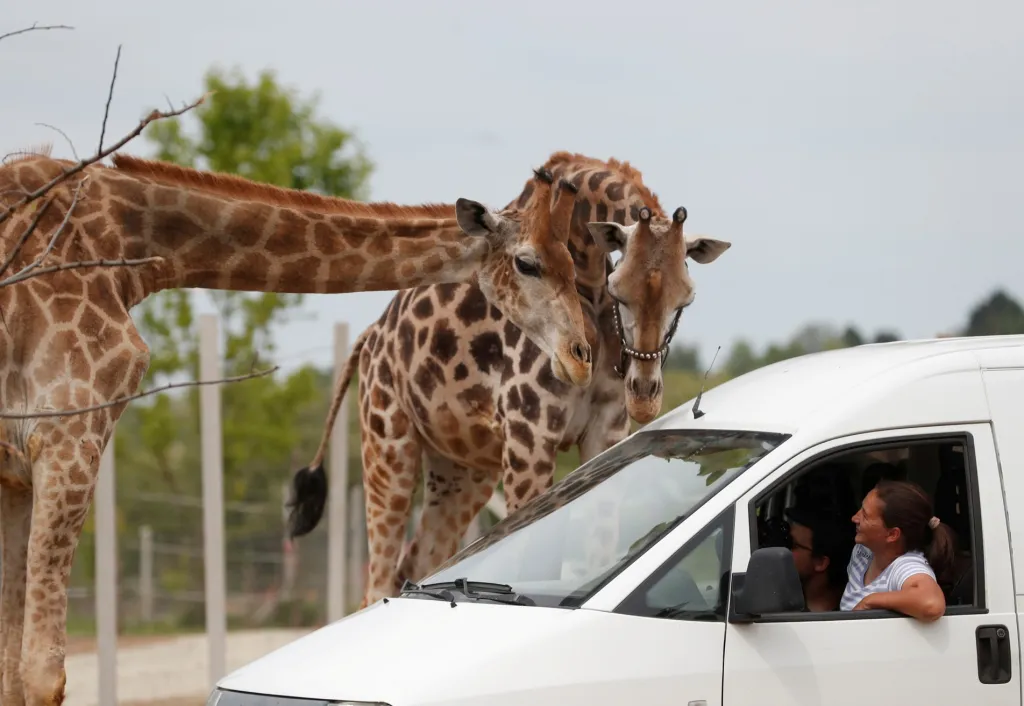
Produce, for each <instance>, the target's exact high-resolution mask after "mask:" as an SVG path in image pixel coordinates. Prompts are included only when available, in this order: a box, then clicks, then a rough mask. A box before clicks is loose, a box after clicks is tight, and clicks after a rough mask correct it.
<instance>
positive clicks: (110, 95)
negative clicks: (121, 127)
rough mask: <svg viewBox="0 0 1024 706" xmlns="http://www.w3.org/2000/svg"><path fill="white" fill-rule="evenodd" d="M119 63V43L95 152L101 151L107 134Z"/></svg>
mask: <svg viewBox="0 0 1024 706" xmlns="http://www.w3.org/2000/svg"><path fill="white" fill-rule="evenodd" d="M120 63H121V45H120V44H118V45H117V56H116V57H114V75H113V76H111V77H110V89H109V90H108V91H107V107H106V108H104V109H103V125H101V126H100V146H99V147H97V148H96V151H97V152H102V151H103V138H104V137H106V135H107V118H109V117H110V101H112V100H113V99H114V83H115V82H116V81H117V65H118V64H120Z"/></svg>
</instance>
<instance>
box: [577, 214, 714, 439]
mask: <svg viewBox="0 0 1024 706" xmlns="http://www.w3.org/2000/svg"><path fill="white" fill-rule="evenodd" d="M685 220H686V209H685V208H683V207H682V206H680V207H679V208H677V209H676V210H675V212H674V213H673V214H672V217H671V218H670V219H663V218H652V213H651V209H650V208H648V207H647V206H641V207H640V209H639V214H638V218H637V220H636V222H635V223H632V224H630V225H628V226H624V225H621V224H619V223H616V222H614V221H613V222H597V223H595V222H592V223H588V224H587V226H588V228H589V230H590V233H591V235H592V236H593V237H594V241H595V242H596V243H597V244H598V245H599V246H601V247H602V248H604V249H605V250H606V251H607V252H608V253H612V252H615V251H621V253H622V258H621V259H620V260H619V262H618V263H617V264H616V265H615V267H614V269H613V270H612V271H611V272H610V273H609V275H608V294H609V295H610V296H611V298H612V299H613V300H614V304H613V313H614V321H615V327H616V333H617V335H618V336H619V339H620V343H621V346H622V356H621V361H620V363H619V365H618V366H617V368H616V370H617V371H618V372H619V374H620V375H622V376H623V377H624V378H625V382H626V406H627V408H628V410H629V416H630V417H632V418H633V419H634V420H636V421H637V422H639V423H640V424H646V423H647V422H649V421H651V420H652V419H654V418H655V417H656V416H658V413H659V412H660V411H661V400H662V393H663V392H664V387H665V386H664V381H663V380H662V375H661V369H662V366H663V365H664V364H665V359H666V357H667V355H668V346H669V343H670V341H671V340H672V336H673V335H674V334H675V332H676V327H677V326H678V324H679V318H680V316H681V315H682V312H683V309H685V308H686V307H687V306H689V305H690V304H691V303H692V302H693V300H694V295H695V292H694V283H693V280H692V279H691V278H690V268H689V265H688V264H687V258H689V259H692V260H693V261H694V262H699V263H701V264H707V263H710V262H714V261H715V260H716V259H718V256H719V255H721V254H722V253H723V252H725V251H726V250H728V249H729V247H730V246H731V245H732V243H730V242H728V241H724V240H716V239H714V238H708V237H705V236H689V237H686V236H684V235H683V222H684V221H685Z"/></svg>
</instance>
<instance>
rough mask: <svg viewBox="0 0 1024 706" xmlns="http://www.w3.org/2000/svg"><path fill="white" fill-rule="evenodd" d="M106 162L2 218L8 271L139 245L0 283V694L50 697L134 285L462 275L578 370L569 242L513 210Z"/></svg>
mask: <svg viewBox="0 0 1024 706" xmlns="http://www.w3.org/2000/svg"><path fill="white" fill-rule="evenodd" d="M112 161H113V164H112V166H108V165H103V164H98V163H97V164H94V165H91V166H89V167H87V168H85V169H84V170H82V171H81V172H79V173H77V174H73V175H71V176H68V177H67V178H66V179H65V180H64V181H62V182H61V183H59V184H57V186H55V187H54V188H53V189H52V190H51V191H50V192H49V193H48V194H47V195H46V196H45V197H44V199H43V202H42V203H41V204H39V203H32V204H29V205H28V207H25V208H20V209H18V210H17V211H15V213H14V215H13V216H12V217H10V218H8V219H7V220H5V221H4V222H3V223H2V224H0V262H3V263H8V266H9V268H10V272H12V273H13V272H20V271H22V270H23V268H25V267H26V266H28V265H30V264H31V263H33V262H34V261H35V260H36V259H38V258H41V257H42V265H43V266H52V265H63V264H69V263H71V262H77V263H81V262H83V261H107V262H110V261H118V260H122V259H124V260H132V261H137V260H146V264H143V265H138V266H135V267H120V266H100V267H81V268H77V269H63V270H60V271H56V272H52V273H49V274H46V275H43V276H39V277H34V278H31V279H25V280H23V281H19V282H17V283H15V284H10V285H9V286H3V287H0V312H2V314H3V319H4V325H2V326H0V413H3V414H5V415H8V416H7V417H6V418H0V430H2V431H0V436H2V438H4V439H5V440H6V441H5V444H12V445H13V448H14V449H16V450H17V451H18V452H19V453H21V454H22V456H23V457H24V459H27V462H26V461H25V460H24V459H22V458H18V457H17V456H16V455H15V454H12V453H8V452H6V451H4V452H3V453H0V545H2V558H0V566H2V581H0V702H2V703H3V704H4V706H21V705H22V704H28V705H29V706H40V705H42V704H47V705H48V706H49V705H55V704H60V703H62V701H63V699H64V684H65V670H64V650H65V645H66V639H67V636H66V621H67V587H68V579H69V576H70V571H71V566H72V562H73V559H74V555H75V549H76V547H77V545H78V540H79V536H80V533H81V529H82V524H83V522H84V521H85V517H86V515H87V513H88V509H89V506H90V504H91V501H92V494H93V490H94V487H95V483H96V475H97V473H98V472H99V462H100V457H101V455H102V453H103V450H104V448H105V447H106V445H107V444H108V443H109V441H110V439H111V437H112V435H113V433H114V427H115V425H116V423H117V421H118V419H119V418H120V416H121V414H122V413H123V411H124V408H125V405H126V404H127V403H126V402H125V401H124V400H125V398H127V397H130V396H132V395H133V394H136V393H137V392H138V391H139V388H140V387H141V384H142V380H143V377H144V375H145V372H146V370H147V368H148V366H149V358H150V354H149V349H148V347H147V346H146V343H145V341H144V340H143V339H142V336H141V335H140V334H139V331H138V330H137V328H136V326H135V323H134V321H133V320H132V317H131V314H130V313H129V312H130V311H131V309H132V307H134V306H136V305H137V304H139V303H140V302H142V301H143V300H145V299H146V298H147V297H148V296H150V295H152V294H154V293H156V292H159V291H162V290H165V289H172V288H206V289H220V290H233V291H250V292H286V293H341V292H362V291H374V290H388V289H403V288H406V287H414V286H423V285H427V284H431V285H439V286H456V285H457V284H458V283H462V282H478V283H479V284H480V286H483V287H488V288H489V291H490V292H491V297H492V298H491V300H490V302H489V305H488V304H486V303H485V306H484V308H483V315H484V317H486V316H488V315H489V313H490V309H489V308H488V306H489V307H490V308H491V309H493V310H494V311H499V309H500V312H501V316H503V317H509V318H511V319H514V320H516V321H517V322H518V323H520V324H521V325H522V326H523V327H524V329H529V330H530V331H531V332H532V335H534V336H536V337H537V338H538V340H539V341H542V342H543V344H544V346H545V347H546V349H547V350H550V351H551V352H552V355H553V356H555V357H557V358H558V360H559V364H560V366H561V367H560V368H558V370H557V374H558V375H561V376H563V377H564V378H565V379H566V380H568V382H569V383H571V384H574V385H585V384H586V382H587V381H588V380H589V378H590V371H591V361H590V351H589V348H588V347H586V346H585V345H584V344H585V342H586V331H585V328H584V324H583V319H582V313H581V310H580V305H579V302H578V301H577V300H576V298H575V296H572V295H571V287H569V288H568V289H567V288H566V282H569V283H571V282H572V281H573V277H574V272H573V263H572V258H571V257H570V255H569V252H568V249H567V247H566V245H565V243H564V242H562V243H554V242H548V241H546V240H543V241H541V240H536V239H534V238H532V237H531V236H530V234H529V233H528V232H525V231H523V230H522V228H521V225H522V224H521V223H520V222H519V220H518V213H517V211H516V209H503V210H502V211H491V210H488V209H486V208H484V207H483V206H479V208H478V207H477V206H478V204H476V202H472V201H469V200H464V201H461V202H460V203H461V207H460V208H457V207H456V206H455V205H454V204H423V205H416V206H400V205H396V204H393V203H362V202H358V201H351V200H348V199H339V198H332V197H326V196H320V195H317V194H313V193H310V192H304V191H299V190H296V189H283V188H279V187H274V186H269V185H265V184H258V183H255V182H252V181H250V180H247V179H244V178H241V177H236V176H229V175H222V174H215V173H210V172H202V171H199V170H196V169H190V168H186V167H180V166H177V165H172V164H167V163H163V162H157V161H152V160H145V159H139V158H136V157H131V156H128V155H124V154H118V155H115V156H114V157H113V160H112ZM74 166H75V163H74V162H71V161H68V160H61V159H55V158H52V157H50V156H49V154H30V153H29V154H21V155H19V156H18V157H17V158H15V159H12V160H10V161H8V162H7V163H5V164H3V165H2V166H0V208H6V207H9V206H11V205H13V204H15V203H18V202H19V200H20V199H21V198H22V197H23V196H24V195H25V194H28V193H32V192H34V191H36V190H39V189H41V188H42V187H44V185H46V184H47V183H48V182H50V181H52V180H54V179H59V178H60V177H62V176H63V175H64V173H65V170H67V169H69V168H72V167H74ZM540 181H542V182H543V179H541V180H540ZM550 183H551V180H550V179H549V181H548V182H547V188H550ZM538 188H541V187H540V186H539V185H538ZM467 214H468V215H469V218H468V220H467V218H466V216H467ZM33 222H36V226H35V227H36V230H35V232H34V233H33V235H32V237H29V238H27V239H25V241H24V242H22V240H23V239H22V236H23V235H24V234H25V233H26V232H27V230H26V229H27V228H29V226H30V224H32V223H33ZM464 224H468V225H470V226H471V227H470V228H468V229H467V228H465V227H464ZM477 226H479V230H477ZM44 255H45V257H43V256H44ZM517 256H518V257H522V258H527V257H530V258H532V262H533V263H534V264H535V265H536V267H535V270H536V271H531V272H527V273H523V272H521V271H519V270H517V269H516V265H515V264H514V263H515V257H517ZM8 261H9V262H8ZM474 312H476V313H479V312H478V311H477V310H474ZM104 405H107V406H104ZM92 406H97V407H98V408H97V409H93V410H90V411H88V412H83V413H76V414H70V415H64V416H57V415H51V416H39V417H35V418H16V416H17V415H26V414H29V415H31V414H38V413H48V412H53V411H60V410H68V409H72V410H73V409H83V408H86V407H92ZM11 415H15V416H11ZM0 451H3V449H0Z"/></svg>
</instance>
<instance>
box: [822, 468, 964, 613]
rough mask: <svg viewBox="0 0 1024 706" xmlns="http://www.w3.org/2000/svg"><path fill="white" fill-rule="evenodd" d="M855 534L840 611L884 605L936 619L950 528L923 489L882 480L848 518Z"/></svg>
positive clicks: (949, 559) (949, 558) (942, 601)
mask: <svg viewBox="0 0 1024 706" xmlns="http://www.w3.org/2000/svg"><path fill="white" fill-rule="evenodd" d="M853 524H854V525H855V526H856V529H857V533H856V536H855V537H854V541H855V542H856V546H855V547H854V548H853V554H852V555H851V556H850V564H849V568H848V570H847V578H848V581H847V584H846V590H845V591H843V598H842V600H841V601H840V605H839V608H840V610H870V609H872V608H885V609H888V610H894V611H898V612H900V613H903V614H905V615H909V616H912V617H914V618H917V619H919V620H923V621H926V622H930V621H933V620H938V619H939V617H941V616H942V614H943V613H944V612H945V611H946V598H945V596H944V595H943V594H942V589H941V588H939V584H938V583H937V581H936V574H938V576H946V575H948V572H949V570H950V569H951V568H952V565H953V531H952V530H951V529H950V528H949V526H948V525H944V524H942V523H941V522H940V521H939V519H938V518H937V517H933V516H932V502H931V500H930V499H929V498H928V495H927V494H926V493H925V492H924V490H923V489H922V488H921V487H920V486H919V485H917V484H915V483H910V482H907V481H894V480H883V481H880V482H879V483H878V485H876V486H875V487H874V488H873V489H872V490H871V491H870V492H869V493H868V494H867V495H866V496H865V498H864V502H863V503H862V504H861V507H860V510H858V511H857V514H856V515H854V516H853Z"/></svg>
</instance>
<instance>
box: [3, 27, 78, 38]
mask: <svg viewBox="0 0 1024 706" xmlns="http://www.w3.org/2000/svg"><path fill="white" fill-rule="evenodd" d="M47 29H74V27H70V26H68V25H40V24H39V23H38V22H33V23H32V26H31V27H26V28H25V29H18V30H15V31H13V32H8V33H7V34H0V42H2V41H3V40H5V39H7V38H9V37H15V36H17V35H19V34H25V33H26V32H42V31H43V30H47Z"/></svg>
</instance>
